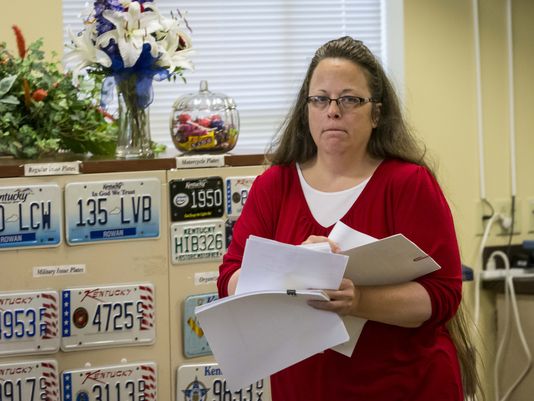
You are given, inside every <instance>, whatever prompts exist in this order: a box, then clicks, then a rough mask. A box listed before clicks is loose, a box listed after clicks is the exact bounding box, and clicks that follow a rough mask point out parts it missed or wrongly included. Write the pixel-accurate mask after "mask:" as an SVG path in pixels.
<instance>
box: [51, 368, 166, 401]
mask: <svg viewBox="0 0 534 401" xmlns="http://www.w3.org/2000/svg"><path fill="white" fill-rule="evenodd" d="M61 388H62V393H63V401H99V400H102V401H123V400H125V401H126V400H134V401H156V400H157V369H156V363H155V362H140V363H125V364H120V365H107V366H98V367H90V368H85V369H72V370H65V371H63V373H62V374H61Z"/></svg>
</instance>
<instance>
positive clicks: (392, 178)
mask: <svg viewBox="0 0 534 401" xmlns="http://www.w3.org/2000/svg"><path fill="white" fill-rule="evenodd" d="M277 145H278V146H277V148H276V150H275V151H274V153H273V154H272V159H271V162H272V164H273V166H272V167H271V168H269V169H268V170H267V171H266V172H265V173H264V174H262V175H261V176H260V177H258V178H257V179H256V180H255V182H254V185H253V187H252V188H251V191H250V194H249V198H248V199H247V203H246V205H245V208H244V210H243V213H242V215H241V217H240V218H239V220H238V222H237V224H236V226H235V228H234V233H233V239H232V242H231V245H230V248H229V249H228V252H227V254H226V255H225V257H224V259H223V264H222V265H221V267H220V276H219V281H218V288H219V295H220V296H221V297H222V296H226V295H228V294H231V293H233V292H234V291H235V287H236V285H237V280H238V278H239V268H240V265H241V260H242V256H243V250H244V246H245V241H246V239H247V238H248V236H249V235H251V234H254V235H257V236H260V237H265V238H272V239H275V240H277V241H281V242H286V243H290V244H301V243H303V242H317V241H325V240H327V239H326V237H327V236H328V234H329V232H330V231H331V229H332V226H333V224H334V223H335V222H337V221H338V220H341V221H342V222H344V223H345V224H347V225H348V226H350V227H352V228H354V229H355V230H358V231H361V232H364V233H366V234H368V235H371V236H373V237H376V238H384V237H387V236H390V235H393V234H396V233H402V234H404V235H405V236H406V237H408V238H409V239H410V240H412V241H413V242H415V243H416V244H417V245H418V246H419V247H420V248H422V249H423V250H424V251H425V252H427V253H428V254H429V255H431V256H432V257H433V258H434V260H436V262H437V263H439V264H440V266H441V269H440V270H438V271H436V272H433V273H431V274H428V275H425V276H423V277H421V278H419V279H417V280H414V281H412V282H407V283H403V284H400V285H387V286H375V287H362V286H359V285H358V283H354V282H352V281H351V280H349V279H347V278H344V279H343V281H342V283H341V286H340V288H339V289H337V290H326V292H327V293H328V295H329V296H330V301H328V302H316V303H314V304H313V307H316V308H320V309H326V310H330V311H334V312H337V313H339V314H340V315H346V314H350V315H354V316H358V317H361V318H365V319H367V320H368V322H367V323H366V325H365V327H364V329H363V331H362V334H361V336H360V338H359V340H358V343H357V345H356V348H355V350H354V353H353V355H352V357H351V358H348V357H345V356H343V355H341V354H339V353H336V352H334V351H332V350H326V351H325V352H323V353H320V354H317V355H314V356H313V357H310V358H308V359H306V360H304V361H302V362H300V363H297V364H295V365H293V366H291V367H289V368H287V369H285V370H283V371H281V372H278V373H276V374H274V375H273V376H272V377H271V389H272V390H271V391H272V396H273V400H274V401H278V400H284V401H291V400H295V401H296V400H301V401H309V400H364V401H380V400H384V401H385V400H387V401H392V400H399V401H400V400H406V401H408V400H410V401H414V400H421V401H423V400H425V401H427V400H433V401H434V400H447V401H449V400H454V401H456V400H463V399H464V395H463V388H462V379H461V376H462V375H461V369H460V366H459V362H458V355H457V350H456V347H455V345H454V342H453V341H452V339H451V335H450V333H449V331H448V330H447V327H446V324H447V322H448V321H449V320H450V319H451V318H452V317H453V316H454V315H455V313H456V312H457V309H458V306H459V304H460V301H461V287H462V281H461V264H460V257H459V252H458V245H457V241H456V235H455V232H454V225H453V221H452V216H451V213H450V210H449V208H448V205H447V202H446V200H445V198H444V196H443V194H442V192H441V189H440V188H439V185H438V184H437V182H436V180H435V178H434V176H433V174H432V173H431V172H430V171H429V168H428V166H427V165H426V163H425V162H424V158H423V156H424V151H422V150H420V149H419V147H418V146H417V144H416V142H415V141H414V139H413V137H412V136H411V135H410V133H409V131H408V130H407V127H406V124H405V123H404V120H403V117H402V114H401V112H400V108H399V104H398V100H397V97H396V95H395V93H394V91H393V88H392V86H391V84H390V82H389V80H388V79H387V77H386V75H385V73H384V71H383V69H382V67H381V66H380V64H379V62H378V61H377V59H376V58H375V57H374V56H373V54H372V53H371V52H370V51H369V49H368V48H367V47H366V46H365V45H363V43H362V42H360V41H356V40H353V39H352V38H350V37H343V38H340V39H337V40H333V41H330V42H328V43H326V44H325V45H323V46H322V47H320V48H319V49H318V50H317V52H316V54H315V56H314V58H313V59H312V61H311V63H310V66H309V68H308V71H307V74H306V77H305V79H304V82H303V84H302V87H301V89H300V92H299V94H298V98H297V101H296V104H295V106H294V108H293V110H292V111H291V112H290V114H289V116H288V118H287V121H286V124H285V126H284V129H283V132H282V135H281V137H280V140H279V142H278V144H277ZM332 247H333V249H334V250H335V244H332ZM325 268H328V266H325ZM258 363H261V361H258Z"/></svg>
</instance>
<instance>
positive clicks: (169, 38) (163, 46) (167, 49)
mask: <svg viewBox="0 0 534 401" xmlns="http://www.w3.org/2000/svg"><path fill="white" fill-rule="evenodd" d="M180 38H182V40H183V41H184V42H185V46H183V44H182V46H180ZM158 44H159V53H160V56H159V59H158V61H157V62H156V64H157V65H159V66H160V67H164V68H168V69H169V71H170V72H171V73H172V72H174V71H175V70H176V69H177V68H182V69H187V70H193V63H192V62H191V60H190V59H189V57H190V56H191V54H192V53H193V49H192V48H191V38H190V37H189V36H188V35H186V34H185V33H183V32H181V30H180V29H179V27H178V25H175V26H174V27H172V28H171V29H170V31H169V32H168V34H167V35H166V37H165V38H164V39H163V40H161V41H159V42H158Z"/></svg>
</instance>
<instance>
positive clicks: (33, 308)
mask: <svg viewBox="0 0 534 401" xmlns="http://www.w3.org/2000/svg"><path fill="white" fill-rule="evenodd" d="M58 349H59V303H58V293H57V292H56V291H27V292H3V293H0V356H6V355H20V354H30V353H32V354H33V353H38V354H40V353H52V352H56V351H57V350H58ZM0 400H2V398H0Z"/></svg>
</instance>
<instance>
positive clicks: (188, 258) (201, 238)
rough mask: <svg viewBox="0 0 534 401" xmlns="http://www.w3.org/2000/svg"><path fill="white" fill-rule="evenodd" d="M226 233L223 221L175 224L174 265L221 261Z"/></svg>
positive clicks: (173, 239) (172, 241) (172, 235)
mask: <svg viewBox="0 0 534 401" xmlns="http://www.w3.org/2000/svg"><path fill="white" fill-rule="evenodd" d="M225 232H226V229H225V225H224V221H223V220H222V219H212V220H197V221H185V222H183V223H173V224H172V225H171V236H170V237H171V261H172V263H173V264H183V263H195V262H210V261H218V260H220V259H221V258H222V255H223V252H224V247H225Z"/></svg>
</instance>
